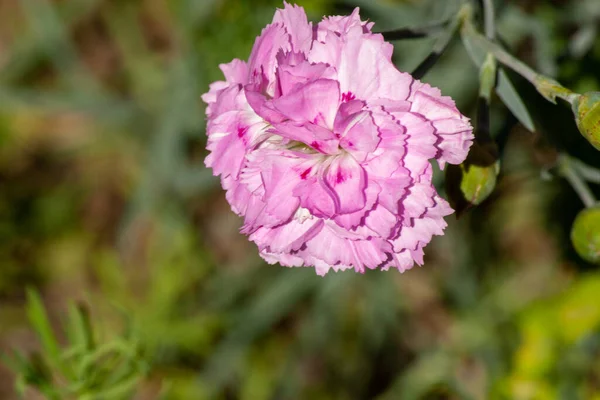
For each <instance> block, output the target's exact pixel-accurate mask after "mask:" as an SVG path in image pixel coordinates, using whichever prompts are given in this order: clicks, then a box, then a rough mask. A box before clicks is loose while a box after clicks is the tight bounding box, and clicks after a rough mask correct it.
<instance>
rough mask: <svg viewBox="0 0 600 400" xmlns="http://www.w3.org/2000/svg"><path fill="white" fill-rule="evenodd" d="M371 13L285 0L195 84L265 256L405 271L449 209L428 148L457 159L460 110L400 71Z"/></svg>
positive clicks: (215, 155) (216, 161) (239, 205)
mask: <svg viewBox="0 0 600 400" xmlns="http://www.w3.org/2000/svg"><path fill="white" fill-rule="evenodd" d="M372 26H373V24H372V23H368V22H364V21H361V19H360V17H359V14H358V9H356V10H354V12H353V13H352V15H350V16H346V17H342V16H335V17H327V18H324V19H323V21H321V22H320V23H319V24H317V26H313V25H312V23H310V22H308V21H307V18H306V14H305V13H304V10H303V9H302V8H301V7H298V6H292V5H289V4H287V3H285V8H284V9H283V10H277V12H276V13H275V17H274V19H273V23H272V24H270V25H268V26H267V27H266V28H264V29H263V31H262V33H261V35H260V36H259V37H258V38H257V39H256V42H255V43H254V47H253V49H252V54H251V55H250V59H249V60H248V62H244V61H240V60H233V61H232V62H231V63H229V64H223V65H221V70H222V71H223V74H224V75H225V81H219V82H215V83H213V84H211V86H210V91H209V92H208V93H206V94H205V95H203V97H202V98H203V100H204V101H205V102H206V103H207V104H208V107H207V109H206V114H207V116H208V126H207V133H208V145H207V147H208V150H210V152H211V153H210V155H209V156H208V157H207V158H206V160H205V163H206V165H207V166H208V167H210V168H212V169H213V172H214V174H215V175H218V176H220V177H221V182H222V185H223V188H224V189H225V190H226V192H227V195H226V196H227V200H228V201H229V203H230V204H231V208H232V209H233V211H234V212H235V213H237V214H238V215H240V216H242V217H243V218H244V225H243V228H242V232H243V233H244V234H247V235H249V238H250V240H252V241H254V242H255V243H256V244H257V245H258V248H259V251H260V255H261V256H262V257H263V258H264V259H265V260H266V261H267V262H269V263H280V264H282V265H285V266H294V267H299V266H314V267H315V268H316V272H317V273H318V274H319V275H324V274H326V273H327V272H328V271H329V270H330V269H333V270H335V271H337V270H345V269H350V268H352V269H354V270H355V271H357V272H364V271H365V269H367V268H368V269H375V268H381V269H384V270H387V269H389V268H390V267H393V268H397V269H398V270H400V271H405V270H407V269H409V268H411V267H412V266H413V264H414V262H417V263H418V264H419V265H421V264H422V263H423V248H424V247H425V246H426V245H427V243H429V242H430V240H431V238H432V236H433V235H441V234H442V233H443V230H444V228H445V227H446V222H445V221H444V217H445V216H447V215H449V214H451V213H452V212H453V210H452V209H451V208H450V206H449V205H448V203H447V202H446V201H445V200H444V199H442V198H441V197H440V196H439V195H438V194H437V192H436V190H435V188H434V186H433V185H432V182H431V178H432V167H431V165H430V163H429V160H431V159H436V160H437V161H438V163H439V165H440V167H442V168H443V167H444V165H445V163H452V164H458V163H461V162H462V161H464V159H465V158H466V156H467V153H468V150H469V147H470V145H471V142H472V139H473V135H472V127H471V125H470V124H469V120H468V119H467V118H466V117H464V116H463V115H461V113H460V112H459V111H458V109H457V108H456V106H455V105H454V102H453V101H452V100H451V99H450V98H448V97H444V96H442V95H441V93H440V91H439V89H437V88H433V87H431V86H429V85H427V84H425V83H421V82H419V81H418V80H415V79H413V78H412V77H411V76H410V75H409V74H407V73H403V72H400V71H398V70H397V69H396V67H395V66H394V64H393V63H392V61H391V57H392V51H393V47H392V45H391V44H389V43H387V42H385V41H384V39H383V37H382V36H381V35H380V34H376V33H372V32H371V28H372Z"/></svg>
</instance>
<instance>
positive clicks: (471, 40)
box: [461, 29, 535, 132]
mask: <svg viewBox="0 0 600 400" xmlns="http://www.w3.org/2000/svg"><path fill="white" fill-rule="evenodd" d="M461 36H462V40H463V44H464V46H465V49H467V53H468V54H469V56H470V57H471V59H472V60H473V62H474V63H475V65H477V67H481V66H482V64H483V63H484V61H485V59H486V56H487V51H486V50H485V49H484V48H483V47H481V46H479V45H478V44H477V40H475V37H474V36H473V35H472V34H471V33H470V31H469V30H468V29H463V30H462V35H461ZM496 93H497V94H498V96H499V97H500V99H502V102H503V103H504V104H505V105H506V107H508V109H509V110H510V111H511V112H512V113H513V115H514V116H515V117H517V119H518V120H519V122H521V123H522V124H523V126H525V128H527V129H529V130H530V131H532V132H533V131H534V130H535V126H534V124H533V120H532V119H531V116H530V115H529V111H527V107H525V103H523V100H522V99H521V96H519V94H518V93H517V90H516V89H515V87H514V86H513V85H512V83H511V82H510V80H509V79H508V75H506V72H504V70H503V69H502V68H500V69H499V71H498V81H497V85H496Z"/></svg>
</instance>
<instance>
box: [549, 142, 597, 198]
mask: <svg viewBox="0 0 600 400" xmlns="http://www.w3.org/2000/svg"><path fill="white" fill-rule="evenodd" d="M558 164H559V172H560V174H561V175H562V176H563V177H564V178H565V179H566V180H567V181H568V182H569V184H570V185H571V186H572V187H573V190H575V192H576V193H577V195H578V196H579V198H580V199H581V201H582V202H583V204H584V205H585V206H586V208H590V207H593V206H594V205H596V203H597V200H596V198H595V197H594V194H593V193H592V191H591V190H590V188H589V187H588V185H587V183H585V181H584V180H583V179H582V178H581V176H580V175H579V173H578V171H577V169H576V168H575V167H574V165H573V164H574V160H572V159H571V157H569V156H568V155H566V154H562V155H561V156H560V157H559V160H558Z"/></svg>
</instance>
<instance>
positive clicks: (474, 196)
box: [446, 142, 500, 216]
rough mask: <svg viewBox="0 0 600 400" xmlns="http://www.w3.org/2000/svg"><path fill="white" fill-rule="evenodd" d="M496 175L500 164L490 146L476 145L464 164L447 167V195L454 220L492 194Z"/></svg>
mask: <svg viewBox="0 0 600 400" xmlns="http://www.w3.org/2000/svg"><path fill="white" fill-rule="evenodd" d="M499 172H500V162H499V161H498V157H497V154H496V149H495V144H494V143H493V142H490V143H488V144H486V145H482V144H479V143H477V142H475V143H474V144H473V146H472V147H471V151H470V152H469V155H468V157H467V160H466V161H465V162H464V163H462V164H461V165H449V166H448V168H447V169H446V193H447V194H448V198H449V201H450V205H452V207H453V208H454V209H455V210H456V213H457V216H460V214H461V213H462V212H463V211H466V210H467V209H469V208H470V207H472V206H477V205H479V204H481V203H483V201H484V200H485V199H487V198H488V197H489V196H490V194H492V192H493V191H494V188H495V187H496V179H497V176H498V173H499Z"/></svg>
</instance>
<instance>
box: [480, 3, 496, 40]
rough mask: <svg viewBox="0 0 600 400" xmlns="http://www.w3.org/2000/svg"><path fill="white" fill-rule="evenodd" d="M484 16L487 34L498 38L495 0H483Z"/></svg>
mask: <svg viewBox="0 0 600 400" xmlns="http://www.w3.org/2000/svg"><path fill="white" fill-rule="evenodd" d="M483 18H484V21H485V36H486V37H487V38H488V39H490V40H494V39H495V38H496V27H495V25H494V24H495V18H496V17H495V15H494V2H493V0H483Z"/></svg>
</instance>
